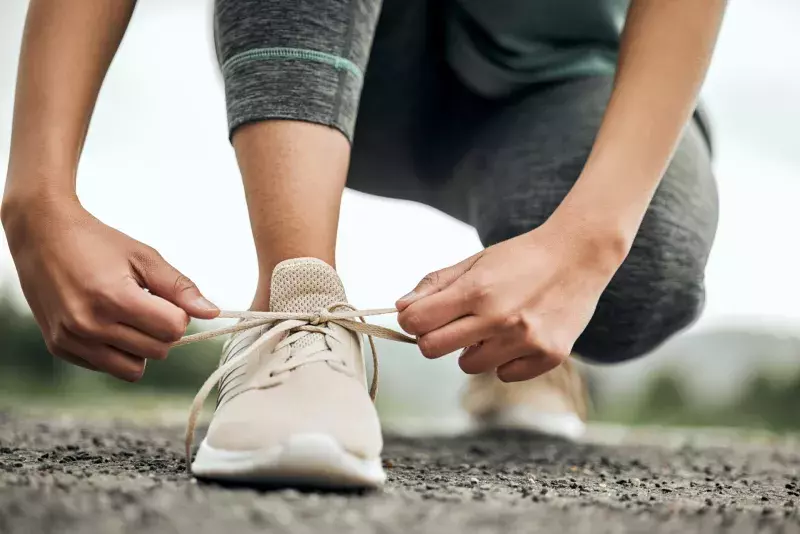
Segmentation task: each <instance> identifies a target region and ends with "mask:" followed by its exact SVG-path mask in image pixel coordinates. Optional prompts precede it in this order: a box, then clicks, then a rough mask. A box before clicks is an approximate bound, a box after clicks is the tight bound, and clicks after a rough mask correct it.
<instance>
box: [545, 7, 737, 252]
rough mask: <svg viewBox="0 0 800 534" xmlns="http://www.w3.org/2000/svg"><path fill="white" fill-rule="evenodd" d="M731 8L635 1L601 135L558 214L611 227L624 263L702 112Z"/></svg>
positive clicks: (607, 228) (617, 250)
mask: <svg viewBox="0 0 800 534" xmlns="http://www.w3.org/2000/svg"><path fill="white" fill-rule="evenodd" d="M725 3H726V2H725V0H708V1H703V2H693V1H691V0H673V1H669V2H652V1H647V0H635V1H634V2H633V3H632V5H631V7H630V11H629V13H628V19H627V23H626V24H625V31H624V33H623V38H622V46H621V50H620V56H619V65H618V69H617V76H616V79H615V83H614V90H613V92H612V94H611V99H610V101H609V104H608V108H607V109H606V113H605V116H604V118H603V122H602V125H601V127H600V131H599V132H598V135H597V139H596V140H595V144H594V147H593V149H592V152H591V154H590V156H589V159H588V161H587V162H586V165H585V167H584V169H583V172H582V173H581V176H580V178H579V179H578V181H577V182H576V184H575V186H574V187H573V189H572V191H571V192H570V193H569V195H568V196H567V197H566V199H565V200H564V202H563V203H562V205H561V207H560V208H559V210H558V212H557V215H556V216H557V217H558V218H560V219H562V220H567V219H569V220H571V221H573V224H574V223H575V222H578V223H579V224H581V225H586V228H588V227H589V226H588V225H592V226H595V227H600V228H603V229H604V231H606V232H607V234H608V236H609V239H611V241H612V242H614V243H617V244H618V246H617V247H612V249H613V250H616V252H618V253H621V254H622V257H620V258H618V259H617V262H618V263H621V262H622V259H623V258H624V255H625V254H627V252H628V250H629V249H630V246H631V244H632V243H633V238H634V236H635V235H636V232H637V230H638V228H639V225H640V224H641V221H642V218H643V217H644V213H645V211H646V210H647V207H648V205H649V204H650V200H651V199H652V197H653V194H654V192H655V190H656V188H657V187H658V183H659V182H660V181H661V177H662V176H663V175H664V172H665V171H666V168H667V165H668V164H669V161H670V159H671V157H672V153H673V152H674V150H675V147H676V146H677V144H678V141H679V140H680V136H681V132H682V131H683V128H684V127H685V126H686V123H687V122H688V120H689V118H690V117H691V114H692V112H693V111H694V109H695V105H696V103H697V96H698V94H699V92H700V86H701V85H702V83H703V79H704V78H705V75H706V71H707V70H708V65H709V63H710V61H711V55H712V52H713V49H714V44H715V43H716V39H717V34H718V33H719V28H720V24H721V23H722V15H723V12H724V9H725ZM577 231H578V232H581V233H583V231H584V230H583V229H579V230H577ZM587 231H588V230H587ZM586 235H588V234H586Z"/></svg>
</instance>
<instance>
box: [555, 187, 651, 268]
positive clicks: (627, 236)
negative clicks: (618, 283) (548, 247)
mask: <svg viewBox="0 0 800 534" xmlns="http://www.w3.org/2000/svg"><path fill="white" fill-rule="evenodd" d="M545 224H546V225H547V226H548V227H550V228H551V229H552V231H553V232H555V234H556V235H557V236H558V237H557V239H559V241H560V242H562V243H564V244H565V245H566V246H567V247H568V248H569V249H570V252H571V254H573V255H575V256H576V257H577V261H578V262H579V263H582V264H584V265H586V266H589V267H591V268H592V269H594V270H599V271H600V272H601V273H602V274H604V275H607V276H608V278H610V277H611V276H613V274H614V273H615V272H616V271H617V269H619V267H620V266H621V265H622V262H623V261H625V258H626V257H627V256H628V252H630V249H631V246H632V244H633V238H634V237H635V235H636V229H635V228H634V229H631V228H630V226H629V225H626V224H624V223H623V222H622V221H621V220H620V219H619V218H617V217H614V216H613V214H612V216H609V215H608V214H606V213H601V212H599V211H598V210H588V209H576V207H574V206H571V205H570V204H568V203H566V202H564V203H562V205H561V206H559V208H558V209H557V210H556V211H555V212H554V213H553V214H552V215H551V216H550V218H549V219H548V220H547V222H546V223H545Z"/></svg>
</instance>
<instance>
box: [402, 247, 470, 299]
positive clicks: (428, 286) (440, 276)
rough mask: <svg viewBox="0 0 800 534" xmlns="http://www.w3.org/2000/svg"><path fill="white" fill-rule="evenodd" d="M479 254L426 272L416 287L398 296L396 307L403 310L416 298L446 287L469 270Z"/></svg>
mask: <svg viewBox="0 0 800 534" xmlns="http://www.w3.org/2000/svg"><path fill="white" fill-rule="evenodd" d="M481 254H482V252H481V253H478V254H475V255H474V256H470V257H469V258H467V259H466V260H464V261H462V262H459V263H457V264H455V265H452V266H450V267H447V268H445V269H442V270H440V271H434V272H432V273H430V274H427V275H426V276H425V277H424V278H423V279H422V280H421V281H420V283H419V284H417V287H415V288H414V289H413V290H411V291H410V292H409V293H407V294H405V295H403V296H402V297H400V299H399V300H398V301H397V302H396V303H395V305H396V306H397V309H398V310H400V311H403V310H405V309H406V308H407V307H408V306H410V305H411V304H412V303H414V302H416V301H417V300H419V299H421V298H423V297H426V296H428V295H432V294H433V293H436V292H438V291H441V290H442V289H444V288H446V287H448V286H449V285H450V284H452V283H453V282H455V281H456V280H458V278H459V277H460V276H461V275H462V274H464V273H465V272H467V271H469V270H470V268H472V266H473V265H474V264H475V262H476V261H478V258H480V256H481Z"/></svg>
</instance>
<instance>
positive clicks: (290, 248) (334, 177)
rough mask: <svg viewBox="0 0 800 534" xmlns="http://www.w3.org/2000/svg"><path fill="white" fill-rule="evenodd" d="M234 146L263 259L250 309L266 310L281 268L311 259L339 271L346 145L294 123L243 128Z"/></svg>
mask: <svg viewBox="0 0 800 534" xmlns="http://www.w3.org/2000/svg"><path fill="white" fill-rule="evenodd" d="M233 145H234V147H235V149H236V156H237V158H238V160H239V168H240V169H241V171H242V179H243V181H244V190H245V196H246V198H247V206H248V211H249V213H250V225H251V227H252V230H253V240H254V242H255V246H256V254H257V256H258V267H259V269H258V273H259V275H258V286H257V289H256V296H255V299H254V300H253V305H252V309H254V310H269V298H270V295H269V289H270V278H271V276H272V270H273V269H274V268H275V266H276V265H277V264H278V263H280V262H281V261H283V260H286V259H289V258H301V257H311V258H319V259H321V260H323V261H325V262H326V263H328V264H329V265H335V263H334V262H335V250H336V230H337V228H338V226H339V208H340V205H341V201H342V192H343V191H344V183H345V177H346V176H347V163H348V154H349V147H348V146H347V139H346V138H345V137H344V136H342V135H340V134H339V133H338V132H335V131H333V130H331V129H330V128H328V127H326V126H321V125H318V124H311V123H305V122H291V121H271V122H260V123H255V124H250V125H247V126H243V127H241V128H239V129H238V130H237V132H236V133H235V135H234V137H233ZM309 153H321V154H326V155H327V157H324V158H323V157H320V158H313V157H311V158H310V157H307V155H308V154H309ZM310 191H313V192H314V193H313V194H309V192H310Z"/></svg>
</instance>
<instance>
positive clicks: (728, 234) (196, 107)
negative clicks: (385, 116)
mask: <svg viewBox="0 0 800 534" xmlns="http://www.w3.org/2000/svg"><path fill="white" fill-rule="evenodd" d="M26 4H27V2H25V1H24V0H2V2H1V3H0V167H1V168H3V169H5V167H6V163H7V157H8V139H9V135H10V127H11V110H12V103H13V83H14V77H15V69H16V60H17V54H18V49H19V41H20V35H21V30H22V23H23V17H24V10H25V5H26ZM798 27H800V3H798V2H797V1H796V0H768V1H767V0H736V1H735V2H730V8H729V13H728V16H727V19H726V22H725V26H724V28H723V31H722V36H721V39H720V43H719V47H718V50H717V54H716V57H715V60H714V64H713V66H712V70H711V72H710V74H709V78H708V82H707V84H706V87H705V99H706V101H707V103H708V107H709V110H710V113H711V115H712V119H713V123H714V126H715V127H716V128H715V130H716V140H717V155H718V159H717V164H716V171H717V175H718V179H719V186H720V196H721V202H722V213H721V219H720V229H719V233H718V238H717V243H716V247H715V250H714V253H713V255H712V259H711V263H710V265H709V269H708V275H707V279H708V305H707V310H706V313H705V316H704V318H703V320H702V321H701V322H700V323H699V325H698V327H700V328H702V327H704V326H708V325H710V324H713V323H720V322H731V321H741V320H746V321H752V320H758V321H764V322H769V323H771V322H775V321H779V322H782V323H784V324H787V325H790V326H796V327H797V328H798V329H799V331H800V282H798V280H797V277H798V273H800V247H798V242H799V241H798V237H797V232H798V229H800V206H799V205H798V204H799V203H800V180H799V179H798V174H799V171H800V130H798V125H800V99H798V95H800V68H798V65H800V34H798V33H797V31H796V30H797V28H798ZM209 34H210V32H209V16H208V4H207V2H200V1H197V2H187V1H176V0H172V1H166V0H150V1H144V0H143V1H140V2H139V7H138V8H137V13H136V14H135V16H134V20H133V23H132V25H131V28H130V31H129V32H128V35H127V36H126V39H125V42H124V44H123V46H122V49H121V51H120V53H119V55H118V57H117V60H116V61H115V63H114V65H113V66H112V69H111V72H110V74H109V77H108V79H107V82H106V84H105V87H104V88H103V93H102V95H101V98H100V102H99V104H98V107H97V111H96V114H95V119H94V122H93V124H92V128H91V131H90V136H89V141H88V144H87V146H86V151H85V155H84V159H83V163H82V166H81V170H80V176H79V194H80V196H81V199H82V200H83V202H84V204H85V205H86V207H87V208H88V209H89V210H90V211H92V212H93V213H94V214H95V215H96V216H98V217H99V218H100V219H101V220H103V221H105V222H106V223H108V224H110V225H112V226H114V227H117V228H119V229H121V230H123V231H124V232H126V233H128V234H129V235H132V236H134V237H135V238H137V239H139V240H142V241H144V242H146V243H148V244H151V245H153V246H154V247H156V248H157V249H159V250H160V251H161V252H162V254H163V255H164V256H165V257H166V258H168V259H169V260H170V261H172V262H173V263H174V264H175V265H176V266H177V267H178V268H179V269H181V270H183V271H184V272H185V273H186V274H188V275H189V276H190V277H191V278H193V279H194V280H195V281H196V282H197V283H198V285H199V286H200V287H201V289H202V290H203V291H204V292H205V293H206V294H207V295H208V296H209V297H210V298H212V300H214V301H215V302H217V303H218V304H219V305H221V306H222V307H225V308H229V309H244V308H245V307H246V306H247V305H248V304H249V301H250V298H251V293H252V291H253V289H254V286H255V280H256V278H255V277H256V267H255V253H254V249H253V245H252V243H251V238H250V231H249V227H248V220H247V214H246V211H245V203H244V197H243V192H242V188H241V184H240V180H239V177H238V173H237V168H236V163H235V160H234V156H233V152H232V150H231V148H230V145H229V143H228V141H227V138H226V124H225V109H224V102H223V94H222V89H221V86H220V83H219V80H218V77H217V73H216V70H215V69H216V65H215V64H214V62H213V61H212V56H211V45H210V35H209ZM2 174H4V173H2ZM0 180H4V176H2V175H0ZM212 244H213V245H212ZM478 248H479V243H478V240H477V237H476V235H475V233H474V231H473V230H471V229H470V228H468V227H466V226H464V225H462V224H460V223H457V222H455V221H453V220H451V219H448V218H447V217H445V216H442V215H440V214H438V213H437V212H435V211H434V210H431V209H428V208H426V207H422V206H417V205H411V204H408V203H400V202H394V201H387V200H381V199H377V198H370V197H366V196H364V195H358V194H347V195H346V197H345V202H344V207H343V213H342V220H341V228H340V246H339V251H338V263H339V270H340V271H341V273H342V275H343V278H344V280H345V284H346V286H347V288H348V293H349V297H350V300H351V301H352V302H353V303H354V304H356V305H357V306H359V307H384V306H389V305H391V304H392V303H393V302H394V300H395V298H396V297H398V296H399V295H401V294H403V293H405V292H406V291H408V290H409V289H410V288H411V287H413V285H414V284H415V283H416V281H417V280H418V279H419V278H420V277H421V276H422V275H424V274H425V273H426V272H428V271H430V270H434V269H437V268H441V267H444V266H446V265H448V264H451V263H454V262H456V261H459V260H461V259H463V258H464V257H465V256H467V255H469V254H472V253H473V252H475V251H476V250H478ZM0 279H4V280H5V281H6V283H10V284H11V285H12V286H14V285H15V284H16V280H15V274H14V271H13V267H12V265H11V260H10V257H9V255H8V252H7V247H6V244H5V241H3V238H2V237H0Z"/></svg>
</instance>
